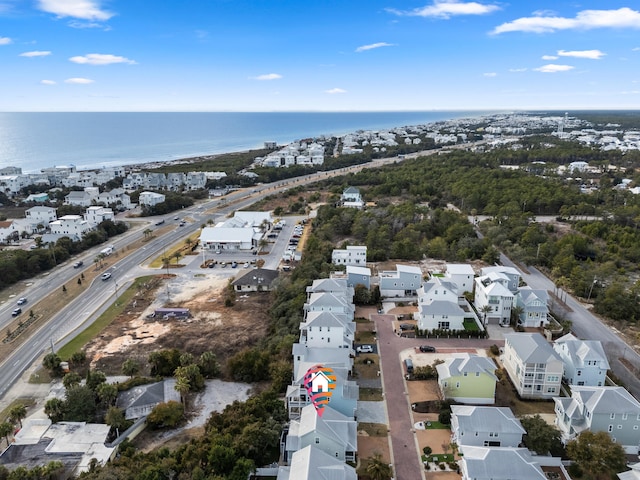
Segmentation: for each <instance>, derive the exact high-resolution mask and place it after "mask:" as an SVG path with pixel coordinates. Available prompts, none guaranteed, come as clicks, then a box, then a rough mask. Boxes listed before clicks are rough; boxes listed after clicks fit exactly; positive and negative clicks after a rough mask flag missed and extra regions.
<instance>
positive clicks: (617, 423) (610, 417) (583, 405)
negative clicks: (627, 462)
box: [553, 386, 640, 455]
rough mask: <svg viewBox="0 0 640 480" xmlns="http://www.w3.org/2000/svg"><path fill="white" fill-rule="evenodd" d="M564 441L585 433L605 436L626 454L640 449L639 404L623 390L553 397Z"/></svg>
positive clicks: (580, 391)
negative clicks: (598, 433) (604, 433)
mask: <svg viewBox="0 0 640 480" xmlns="http://www.w3.org/2000/svg"><path fill="white" fill-rule="evenodd" d="M553 400H554V402H555V404H556V405H555V413H556V420H555V424H556V426H557V427H558V428H559V429H560V432H561V434H562V439H563V441H565V442H567V441H569V440H573V439H574V438H576V437H577V436H578V435H580V433H582V432H583V431H585V430H589V431H591V432H607V433H608V434H609V436H610V437H611V438H612V440H613V441H614V442H616V443H618V444H620V445H622V447H623V448H624V449H625V451H626V452H627V453H630V454H634V455H637V454H638V451H639V449H640V403H638V400H636V399H635V398H634V397H633V396H632V395H631V394H630V393H629V392H628V391H627V390H625V389H624V388H623V387H579V386H573V387H572V388H571V397H554V399H553Z"/></svg>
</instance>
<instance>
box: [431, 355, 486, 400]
mask: <svg viewBox="0 0 640 480" xmlns="http://www.w3.org/2000/svg"><path fill="white" fill-rule="evenodd" d="M496 369H497V367H496V364H495V363H494V361H493V360H492V359H490V358H488V357H481V356H479V355H471V354H469V353H454V354H452V355H450V356H449V357H448V358H447V359H446V360H445V361H444V362H443V363H440V364H438V365H436V371H437V372H438V387H440V391H441V392H442V396H443V398H446V399H450V400H455V401H456V402H459V403H466V404H476V405H490V404H492V403H495V397H496V383H497V382H498V377H497V376H496V374H495V372H496Z"/></svg>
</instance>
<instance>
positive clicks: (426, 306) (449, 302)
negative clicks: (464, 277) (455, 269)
mask: <svg viewBox="0 0 640 480" xmlns="http://www.w3.org/2000/svg"><path fill="white" fill-rule="evenodd" d="M417 295H418V311H417V312H416V313H414V318H415V319H416V320H417V322H418V329H419V330H436V329H437V330H464V323H465V322H472V323H474V324H476V325H478V324H479V322H478V321H477V318H476V315H475V313H474V311H473V309H472V308H471V306H470V305H469V303H468V302H467V300H466V299H465V298H464V297H460V296H459V295H458V287H457V285H456V284H455V283H453V282H451V281H448V280H445V279H443V278H442V277H436V276H434V277H431V278H430V279H429V280H427V281H426V282H424V283H423V284H422V286H421V287H420V288H419V289H418V290H417Z"/></svg>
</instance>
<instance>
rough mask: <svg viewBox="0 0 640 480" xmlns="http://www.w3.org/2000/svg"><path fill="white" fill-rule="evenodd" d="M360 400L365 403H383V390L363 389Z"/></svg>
mask: <svg viewBox="0 0 640 480" xmlns="http://www.w3.org/2000/svg"><path fill="white" fill-rule="evenodd" d="M359 400H361V401H363V402H381V401H382V400H383V399H382V389H381V388H361V389H360V398H359Z"/></svg>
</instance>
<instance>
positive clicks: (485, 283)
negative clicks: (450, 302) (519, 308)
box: [474, 272, 514, 325]
mask: <svg viewBox="0 0 640 480" xmlns="http://www.w3.org/2000/svg"><path fill="white" fill-rule="evenodd" d="M508 283H509V279H508V278H507V277H506V276H505V275H503V274H501V273H496V272H490V273H488V274H487V275H483V276H480V277H477V278H476V279H475V284H476V287H475V293H474V304H475V306H476V310H477V311H478V313H480V315H481V316H482V318H483V323H484V324H485V325H487V324H500V325H509V323H510V322H511V308H512V306H513V297H514V295H513V293H512V292H511V290H509V288H508V286H507V285H508Z"/></svg>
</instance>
